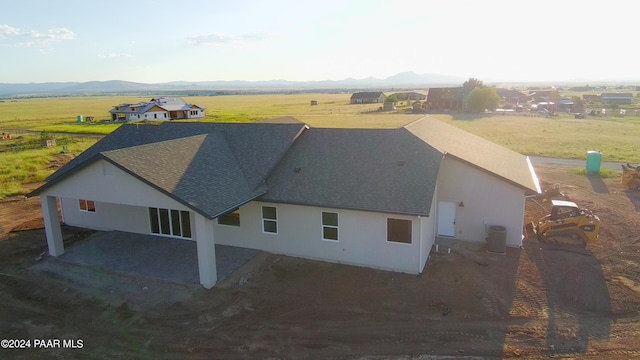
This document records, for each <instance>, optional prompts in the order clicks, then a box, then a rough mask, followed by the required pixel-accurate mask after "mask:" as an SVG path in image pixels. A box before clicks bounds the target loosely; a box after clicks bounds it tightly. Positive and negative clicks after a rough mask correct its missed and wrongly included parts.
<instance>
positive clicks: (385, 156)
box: [261, 128, 442, 215]
mask: <svg viewBox="0 0 640 360" xmlns="http://www.w3.org/2000/svg"><path fill="white" fill-rule="evenodd" d="M441 159H442V154H441V153H440V152H439V151H437V150H436V149H434V148H432V147H431V146H429V145H428V144H426V143H424V142H422V141H421V140H420V139H418V138H416V137H415V136H413V135H412V134H411V133H410V132H409V131H407V130H405V129H403V128H400V129H384V130H383V129H369V130H365V129H316V128H311V129H309V130H308V131H306V132H305V133H304V134H302V135H301V136H300V137H299V138H298V140H296V142H295V144H294V145H293V146H292V148H291V150H290V151H289V152H288V153H287V155H286V156H285V157H284V158H283V159H282V161H281V162H280V163H279V164H278V167H277V168H276V169H275V170H274V172H273V173H272V174H271V176H270V177H269V179H268V181H267V187H268V191H267V193H266V194H265V195H263V196H262V197H261V199H264V200H267V201H274V202H284V203H293V204H304V205H315V206H324V207H333V208H342V209H358V210H371V211H382V212H391V213H404V214H416V215H428V214H429V210H430V208H431V201H432V199H433V193H434V191H435V185H436V181H437V177H438V167H439V166H440V160H441Z"/></svg>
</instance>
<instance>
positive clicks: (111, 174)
mask: <svg viewBox="0 0 640 360" xmlns="http://www.w3.org/2000/svg"><path fill="white" fill-rule="evenodd" d="M45 195H51V196H56V197H59V198H60V202H61V207H62V217H63V219H64V222H65V223H66V224H69V225H73V226H81V227H88V228H92V229H97V230H122V231H130V232H135V233H142V234H148V233H150V228H149V215H148V208H149V207H157V208H165V209H174V210H185V211H190V209H189V208H187V207H186V206H184V205H182V204H181V203H179V202H177V201H175V200H174V199H172V198H170V197H169V196H167V195H165V194H163V193H161V192H160V191H158V190H155V189H153V188H152V187H150V186H148V185H146V184H144V183H143V182H142V181H140V180H138V179H136V178H134V177H133V176H131V175H129V174H127V173H126V172H124V171H122V170H120V169H119V168H117V167H115V166H113V165H112V164H110V163H108V162H107V161H104V160H99V161H96V162H95V163H93V164H91V165H89V166H87V167H85V168H84V169H82V170H80V171H78V172H77V173H75V174H73V175H71V176H69V177H68V178H66V179H65V181H62V182H59V183H57V184H56V185H54V186H52V187H51V188H49V189H47V190H45V191H44V192H43V193H42V194H41V196H45ZM78 199H84V200H92V201H94V202H95V206H96V211H95V212H85V211H81V210H80V208H79V205H78Z"/></svg>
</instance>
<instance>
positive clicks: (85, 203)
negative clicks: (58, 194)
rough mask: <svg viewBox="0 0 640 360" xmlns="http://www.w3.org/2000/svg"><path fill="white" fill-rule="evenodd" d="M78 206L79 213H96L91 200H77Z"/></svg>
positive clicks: (94, 205)
mask: <svg viewBox="0 0 640 360" xmlns="http://www.w3.org/2000/svg"><path fill="white" fill-rule="evenodd" d="M78 205H79V206H80V211H86V212H96V204H95V203H94V202H93V200H83V199H80V200H78Z"/></svg>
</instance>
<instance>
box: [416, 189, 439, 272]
mask: <svg viewBox="0 0 640 360" xmlns="http://www.w3.org/2000/svg"><path fill="white" fill-rule="evenodd" d="M437 193H438V190H437V187H436V191H435V194H437ZM429 214H431V215H430V216H422V217H420V242H421V244H420V251H421V253H420V272H422V270H423V269H424V266H425V265H426V264H427V261H428V259H429V254H430V253H431V247H432V246H433V243H434V242H435V241H436V223H435V218H436V216H435V214H436V201H435V198H434V201H433V202H431V210H430V211H429Z"/></svg>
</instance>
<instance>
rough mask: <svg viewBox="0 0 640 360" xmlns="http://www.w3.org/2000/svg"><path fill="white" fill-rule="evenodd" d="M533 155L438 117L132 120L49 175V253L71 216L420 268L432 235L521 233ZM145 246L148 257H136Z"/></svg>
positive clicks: (209, 256)
mask: <svg viewBox="0 0 640 360" xmlns="http://www.w3.org/2000/svg"><path fill="white" fill-rule="evenodd" d="M539 191H540V189H539V185H538V181H537V178H536V174H535V172H534V170H533V167H532V166H531V163H530V161H529V158H528V157H526V156H523V155H520V154H518V153H516V152H513V151H511V150H508V149H506V148H504V147H502V146H499V145H496V144H494V143H491V142H489V141H487V140H484V139H482V138H480V137H477V136H475V135H472V134H469V133H467V132H465V131H462V130H460V129H458V128H456V127H453V126H450V125H447V124H445V123H443V122H441V121H439V120H436V119H433V118H429V117H425V118H422V119H420V120H416V121H414V122H412V123H410V124H408V125H406V126H404V127H400V128H396V129H331V128H309V127H308V126H307V125H305V124H303V123H301V122H298V121H297V120H295V119H293V118H282V119H272V120H270V121H266V122H256V123H185V122H176V123H174V122H164V123H162V124H160V125H157V126H152V125H140V126H133V125H123V126H121V127H120V128H118V129H117V130H115V131H114V132H113V133H111V134H110V135H107V136H106V137H104V138H103V139H102V140H100V141H99V142H98V143H96V144H95V145H94V146H92V147H91V148H89V149H88V150H86V151H85V152H83V153H82V154H80V155H79V156H78V157H76V158H75V159H73V160H71V161H70V162H69V163H68V164H66V165H65V166H63V167H62V168H60V169H59V170H58V171H56V172H55V173H54V174H52V175H51V176H50V177H49V178H48V179H47V182H46V183H45V184H44V185H43V186H41V187H40V188H38V189H36V190H35V191H34V192H32V193H31V194H29V196H38V195H39V196H40V200H41V204H42V211H43V217H44V221H45V231H46V236H47V243H48V246H49V253H50V254H51V255H53V256H58V255H61V254H62V253H64V244H63V241H62V235H61V230H60V223H59V218H58V211H57V210H58V206H57V201H59V204H60V207H61V209H62V217H63V219H64V222H65V223H66V224H68V225H72V226H79V227H86V228H91V229H97V230H119V231H126V232H131V233H140V234H155V235H157V236H165V237H173V238H179V239H184V240H186V241H195V242H196V248H197V256H198V265H199V274H200V283H201V284H202V285H203V286H204V287H206V288H210V287H212V286H214V285H215V283H216V281H217V273H216V254H215V244H223V245H230V246H237V247H244V248H251V249H259V250H264V251H268V252H272V253H279V254H285V255H290V256H298V257H304V258H310V259H319V260H324V261H330V262H337V263H344V264H353V265H358V266H366V267H372V268H379V269H386V270H393V271H399V272H405V273H412V274H418V273H421V272H422V270H423V269H424V266H425V264H426V262H427V259H428V258H429V253H430V251H431V248H432V245H433V244H434V242H435V241H436V238H437V237H438V238H440V237H446V238H452V239H459V240H466V241H475V242H484V241H485V238H486V237H487V228H488V226H490V225H501V226H504V227H505V228H506V244H507V246H511V247H518V246H521V244H522V229H523V221H524V220H523V219H524V208H525V198H526V196H528V195H531V194H536V193H537V192H539ZM140 256H144V254H140Z"/></svg>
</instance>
